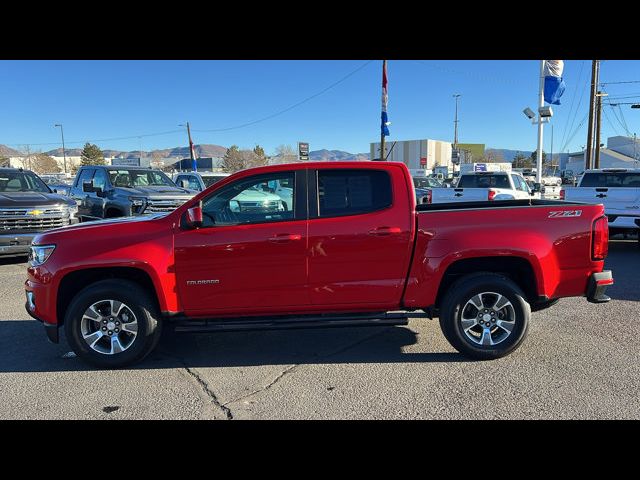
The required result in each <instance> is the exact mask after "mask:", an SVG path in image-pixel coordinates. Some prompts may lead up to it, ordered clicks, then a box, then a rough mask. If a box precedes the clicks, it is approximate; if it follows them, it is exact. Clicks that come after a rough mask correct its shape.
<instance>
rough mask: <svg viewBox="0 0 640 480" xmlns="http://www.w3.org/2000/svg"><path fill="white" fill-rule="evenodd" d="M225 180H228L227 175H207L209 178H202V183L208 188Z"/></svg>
mask: <svg viewBox="0 0 640 480" xmlns="http://www.w3.org/2000/svg"><path fill="white" fill-rule="evenodd" d="M223 178H227V176H226V175H207V176H202V181H203V182H204V186H205V187H207V188H208V187H210V186H211V185H213V184H214V183H218V182H219V181H220V180H222V179H223Z"/></svg>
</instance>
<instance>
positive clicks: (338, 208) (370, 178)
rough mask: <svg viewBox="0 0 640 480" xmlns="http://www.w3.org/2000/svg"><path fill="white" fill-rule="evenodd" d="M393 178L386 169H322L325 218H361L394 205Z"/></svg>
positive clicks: (322, 212) (321, 203)
mask: <svg viewBox="0 0 640 480" xmlns="http://www.w3.org/2000/svg"><path fill="white" fill-rule="evenodd" d="M391 199H392V194H391V178H389V174H388V173H387V172H384V171H382V170H319V171H318V207H319V212H318V213H319V215H320V216H321V217H331V216H338V215H357V214H361V213H367V212H374V211H376V210H382V209H383V208H386V207H389V206H391V203H392V200H391Z"/></svg>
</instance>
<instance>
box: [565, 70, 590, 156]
mask: <svg viewBox="0 0 640 480" xmlns="http://www.w3.org/2000/svg"><path fill="white" fill-rule="evenodd" d="M584 62H585V61H584V60H583V61H582V63H581V64H580V73H579V74H578V81H577V82H576V85H580V79H581V78H582V70H583V69H584ZM584 90H585V89H584V88H583V89H582V95H580V103H582V96H583V95H584ZM577 93H578V89H577V88H576V89H575V90H574V91H573V97H572V98H571V106H570V107H569V115H567V121H566V122H565V125H564V129H563V131H562V138H561V139H560V145H563V146H564V140H565V138H566V137H567V127H568V126H569V118H571V111H572V110H573V104H574V102H575V99H576V94H577ZM579 108H580V104H578V106H577V107H576V111H575V112H574V114H573V120H572V122H571V128H573V122H575V117H576V115H577V114H578V109H579ZM563 150H564V148H561V149H560V151H561V152H562V151H563Z"/></svg>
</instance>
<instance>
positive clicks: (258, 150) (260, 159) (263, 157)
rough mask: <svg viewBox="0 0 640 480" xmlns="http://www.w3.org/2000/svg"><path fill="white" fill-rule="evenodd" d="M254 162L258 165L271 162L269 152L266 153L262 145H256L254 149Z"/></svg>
mask: <svg viewBox="0 0 640 480" xmlns="http://www.w3.org/2000/svg"><path fill="white" fill-rule="evenodd" d="M253 155H254V156H255V157H254V158H253V163H254V164H255V166H256V167H261V166H264V165H268V164H269V159H268V158H267V154H266V153H264V149H263V148H262V147H261V146H260V145H256V146H255V148H254V149H253Z"/></svg>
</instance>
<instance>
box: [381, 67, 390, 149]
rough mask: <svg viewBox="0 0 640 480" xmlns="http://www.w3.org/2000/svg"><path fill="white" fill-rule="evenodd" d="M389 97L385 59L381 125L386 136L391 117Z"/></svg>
mask: <svg viewBox="0 0 640 480" xmlns="http://www.w3.org/2000/svg"><path fill="white" fill-rule="evenodd" d="M388 100H389V97H388V95H387V61H386V60H385V61H384V63H383V66H382V123H381V125H380V129H381V133H382V135H384V136H385V137H388V136H389V125H390V122H389V117H388V116H387V101H388Z"/></svg>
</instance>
